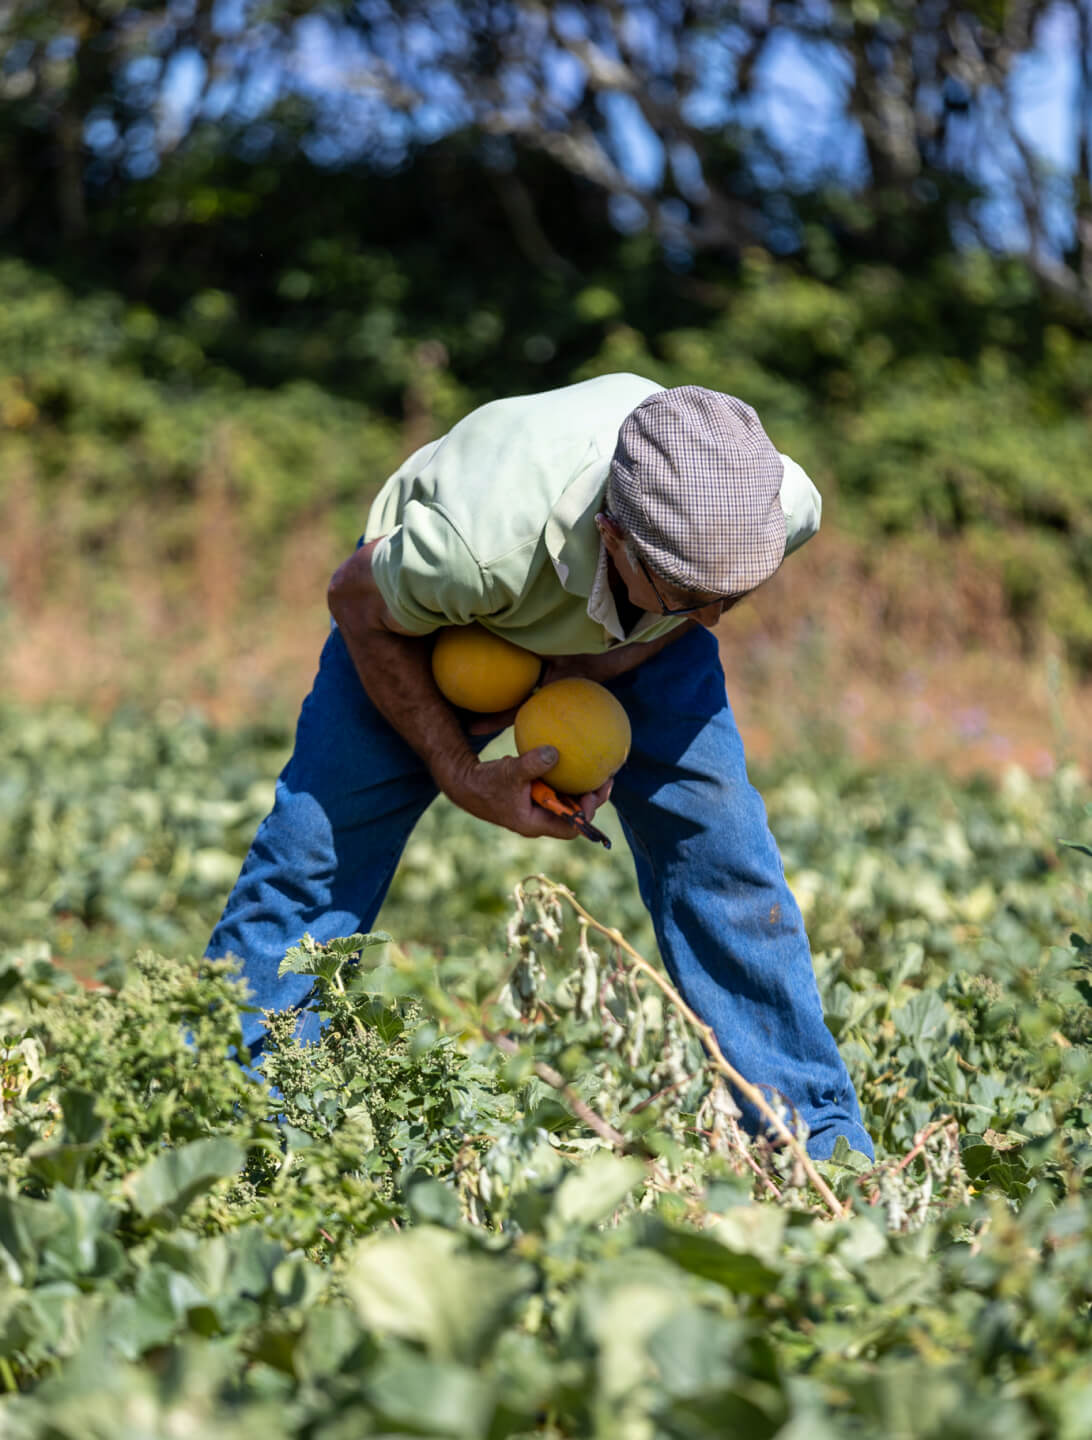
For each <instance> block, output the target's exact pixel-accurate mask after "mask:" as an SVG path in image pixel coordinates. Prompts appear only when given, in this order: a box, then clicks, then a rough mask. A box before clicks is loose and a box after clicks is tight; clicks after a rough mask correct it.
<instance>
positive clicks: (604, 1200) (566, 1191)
mask: <svg viewBox="0 0 1092 1440" xmlns="http://www.w3.org/2000/svg"><path fill="white" fill-rule="evenodd" d="M644 1174H645V1167H644V1165H642V1163H641V1162H640V1160H635V1159H633V1158H632V1157H629V1156H626V1157H621V1156H617V1155H612V1154H610V1152H609V1151H607V1150H596V1151H593V1152H592V1154H591V1155H590V1156H589V1158H588V1159H587V1160H585V1161H584V1163H583V1164H582V1165H580V1166H578V1167H577V1168H576V1169H575V1170H574V1171H573V1172H572V1173H571V1174H570V1175H566V1177H565V1179H564V1180H563V1181H562V1182H561V1184H560V1185H559V1186H558V1190H557V1195H556V1197H555V1199H554V1204H553V1218H554V1220H555V1221H556V1222H557V1224H558V1225H559V1226H561V1227H565V1228H567V1227H568V1226H570V1225H594V1224H596V1223H597V1222H598V1221H600V1220H605V1219H606V1218H607V1217H608V1216H609V1215H612V1214H613V1213H614V1211H615V1210H617V1208H618V1206H619V1205H621V1203H622V1201H623V1200H624V1199H625V1198H626V1196H627V1195H628V1194H629V1192H630V1191H631V1190H632V1189H633V1187H634V1186H635V1185H637V1184H638V1183H639V1182H640V1181H641V1180H643V1179H644Z"/></svg>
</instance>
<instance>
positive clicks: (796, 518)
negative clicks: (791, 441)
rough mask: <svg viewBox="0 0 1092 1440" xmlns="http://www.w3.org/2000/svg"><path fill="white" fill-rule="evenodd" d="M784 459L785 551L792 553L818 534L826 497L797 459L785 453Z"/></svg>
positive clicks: (782, 487) (782, 493)
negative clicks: (824, 497) (821, 493)
mask: <svg viewBox="0 0 1092 1440" xmlns="http://www.w3.org/2000/svg"><path fill="white" fill-rule="evenodd" d="M781 461H782V464H783V466H784V472H783V474H782V477H781V509H782V510H783V512H784V515H785V554H786V555H791V554H792V552H793V551H794V550H799V549H800V547H801V545H803V544H804V542H805V541H806V540H810V539H811V537H812V536H813V535H816V534H818V532H819V525H820V522H821V521H822V518H823V497H822V496H821V495H820V494H819V491H818V490H817V489H816V488H815V486H814V485H813V484H812V482H811V479H810V477H809V476H808V475H807V473H806V472H805V470H804V469H803V468H802V467H801V466H800V465H798V464H797V463H796V461H795V460H792V459H790V458H789V456H788V455H782V456H781Z"/></svg>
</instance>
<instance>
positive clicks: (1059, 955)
mask: <svg viewBox="0 0 1092 1440" xmlns="http://www.w3.org/2000/svg"><path fill="white" fill-rule="evenodd" d="M289 743H290V737H289V736H288V735H287V734H286V733H284V732H282V731H279V730H275V729H267V730H263V729H258V728H252V729H249V730H246V731H233V732H228V731H217V730H215V729H213V728H211V727H210V726H209V725H208V724H207V723H206V722H204V721H203V720H202V719H201V718H200V717H199V716H197V715H194V714H190V713H188V712H186V711H185V710H184V709H182V707H180V706H177V705H174V704H173V703H169V702H168V703H164V704H163V705H161V706H160V707H159V708H158V709H157V710H155V711H154V712H153V713H151V714H147V713H141V712H137V711H135V710H134V711H131V712H126V711H120V712H118V713H117V714H116V715H115V716H114V718H113V719H111V720H109V721H101V720H93V719H91V718H88V717H87V716H85V715H84V714H82V713H79V712H76V711H70V710H65V709H59V708H45V709H40V710H34V711H30V710H17V709H10V710H6V711H3V712H2V713H0V1082H2V1091H0V1095H2V1110H0V1437H2V1440H69V1437H71V1440H77V1437H78V1440H100V1437H101V1440H160V1437H163V1440H168V1437H179V1440H182V1437H205V1436H210V1437H211V1436H215V1437H217V1440H280V1437H307V1440H357V1437H364V1436H376V1437H378V1436H386V1437H391V1436H403V1435H409V1436H419V1437H434V1440H440V1437H445V1440H447V1437H450V1440H501V1437H531V1436H542V1437H551V1440H562V1437H577V1436H588V1437H601V1440H720V1437H733V1440H734V1437H739V1440H773V1437H777V1440H829V1437H840V1436H846V1437H860V1440H919V1437H920V1440H959V1437H967V1440H972V1437H973V1440H980V1437H982V1436H989V1437H990V1440H1046V1437H1061V1440H1087V1437H1088V1435H1089V1434H1092V1343H1090V1321H1092V1191H1090V1178H1092V916H1090V906H1089V895H1090V888H1089V887H1090V881H1092V803H1090V801H1092V795H1090V792H1089V789H1088V785H1087V780H1086V779H1085V778H1082V776H1081V774H1080V773H1079V771H1078V770H1077V769H1076V768H1075V767H1072V766H1066V765H1064V764H1063V765H1061V766H1059V767H1058V768H1057V770H1056V771H1055V772H1054V774H1053V775H1052V776H1051V777H1050V778H1048V779H1032V778H1030V777H1029V776H1028V775H1027V774H1026V773H1024V772H1023V771H1021V770H1017V769H1012V770H1009V771H1007V772H1006V773H1004V774H1003V775H1002V776H1000V777H999V778H998V779H997V780H987V779H981V780H975V781H971V782H966V783H963V784H961V785H958V786H957V785H955V784H954V783H952V782H950V781H945V780H943V779H942V778H940V777H939V776H937V775H936V774H933V773H930V772H925V771H909V770H908V771H905V772H900V771H881V772H873V771H868V770H865V769H862V768H860V767H859V766H858V765H854V764H851V763H849V762H847V761H845V760H842V759H838V758H837V757H829V756H827V757H824V756H819V755H812V756H803V757H796V758H794V759H792V760H791V761H789V760H786V761H784V762H782V763H781V764H780V765H779V766H776V767H771V768H768V769H766V770H765V771H764V772H763V773H761V774H756V776H755V779H756V781H757V783H759V785H760V788H761V789H762V792H763V795H764V797H765V799H766V802H767V807H768V810H769V814H770V821H771V825H772V828H773V830H774V833H775V835H776V836H777V838H778V841H779V843H780V846H781V850H782V854H783V856H784V860H785V866H786V871H787V874H788V876H789V879H790V882H791V884H792V886H793V888H794V890H795V892H796V894H797V897H798V899H799V900H800V903H801V906H802V908H803V910H804V913H805V916H806V919H807V922H808V928H809V933H810V935H811V939H812V945H813V950H814V953H815V964H816V970H817V973H818V976H819V982H820V988H821V991H822V995H823V1001H824V1006H825V1010H826V1014H827V1017H828V1021H829V1024H830V1026H831V1028H832V1030H833V1032H834V1034H835V1036H836V1037H837V1040H838V1042H839V1045H840V1046H841V1049H842V1052H843V1054H844V1056H845V1058H846V1060H847V1063H848V1065H849V1067H850V1071H851V1073H852V1075H853V1077H854V1080H855V1082H856V1084H857V1088H858V1092H859V1095H860V1098H861V1103H862V1107H863V1110H864V1115H865V1122H866V1125H867V1126H868V1128H869V1129H870V1131H871V1133H872V1135H873V1136H874V1138H875V1141H876V1148H877V1156H878V1159H877V1164H876V1166H875V1167H874V1168H873V1167H870V1166H868V1165H866V1164H865V1163H864V1162H863V1161H862V1160H861V1158H860V1157H859V1156H854V1155H852V1154H850V1153H849V1152H843V1153H841V1154H840V1155H839V1156H836V1158H835V1159H834V1160H833V1161H831V1162H826V1163H822V1164H817V1165H816V1164H812V1163H811V1162H810V1161H808V1160H807V1158H806V1156H805V1154H804V1153H803V1152H802V1150H801V1149H800V1147H799V1145H798V1144H796V1142H795V1141H792V1140H791V1138H790V1140H788V1141H786V1139H785V1121H786V1120H789V1121H790V1122H791V1115H786V1113H785V1112H784V1109H783V1107H782V1106H781V1105H780V1104H779V1102H778V1099H777V1097H766V1103H767V1104H768V1106H769V1119H770V1133H769V1134H768V1135H764V1136H762V1137H760V1138H758V1139H755V1140H747V1139H746V1138H745V1137H744V1135H743V1134H742V1132H741V1131H740V1129H739V1127H738V1124H737V1121H736V1107H735V1104H734V1100H733V1090H732V1084H731V1083H730V1082H732V1081H733V1080H734V1078H735V1077H734V1076H733V1073H732V1072H731V1067H730V1065H729V1064H728V1062H727V1061H726V1060H725V1059H724V1057H722V1056H720V1055H719V1054H717V1053H715V1052H713V1053H710V1052H709V1051H707V1050H706V1049H704V1048H703V1045H702V1043H701V1035H700V1032H699V1028H698V1026H697V1025H696V1023H695V1020H694V1017H693V1016H691V1015H690V1014H689V1013H688V1012H687V1011H686V1009H685V1006H683V1005H682V1004H681V1003H680V1000H679V997H678V996H677V995H676V994H675V992H674V991H673V989H672V987H671V986H670V983H669V982H668V981H667V979H666V977H665V975H664V973H663V971H662V970H661V969H660V967H659V965H658V960H657V956H656V951H655V944H654V940H653V938H652V935H651V933H650V927H649V924H648V921H647V918H646V916H645V914H644V911H643V909H642V907H641V904H640V901H639V899H638V896H637V892H636V884H635V880H634V877H633V872H632V867H631V865H630V863H629V859H628V854H627V852H626V849H625V846H624V844H616V845H615V847H614V849H613V850H612V851H611V853H610V854H609V855H607V854H606V853H605V852H604V851H602V850H601V849H600V848H599V847H596V846H593V845H590V844H587V843H585V842H583V841H575V842H573V843H572V844H568V845H566V844H564V843H561V842H548V841H540V842H530V841H523V840H521V839H519V838H518V837H516V836H514V835H510V834H508V833H507V832H502V831H499V830H496V829H492V828H489V827H486V826H483V825H480V824H478V823H477V822H475V821H472V820H470V819H469V818H468V817H466V816H463V815H461V814H460V813H458V812H456V811H454V810H453V809H452V808H451V807H449V806H446V805H444V804H442V803H441V804H437V805H436V806H434V807H433V809H432V811H430V812H429V814H428V815H427V816H426V819H425V821H424V822H423V823H422V825H421V826H420V827H419V829H418V831H417V832H416V833H415V835H414V837H413V838H412V840H411V842H410V845H409V848H408V850H407V852H406V855H405V858H404V861H403V864H402V867H401V869H400V871H399V874H398V876H397V879H396V882H395V885H394V888H393V890H392V892H391V895H390V897H389V900H388V902H387V904H386V906H385V909H384V911H383V913H382V915H381V916H380V919H379V922H378V925H379V927H380V928H378V929H377V931H376V932H374V933H372V934H371V935H368V936H360V935H357V936H347V937H345V938H344V939H343V940H340V941H335V942H333V943H332V944H330V945H328V946H318V945H315V944H313V943H311V942H310V941H309V940H308V939H306V938H305V939H304V940H303V941H301V944H300V945H299V947H297V948H296V949H295V950H293V951H290V952H289V954H288V955H287V956H286V958H285V964H286V965H287V966H290V967H293V968H295V969H297V970H303V971H306V972H307V973H310V974H313V975H314V976H315V979H316V986H315V1004H316V1005H317V1006H318V1007H319V1008H320V1010H321V1011H322V1013H323V1014H324V1016H325V1017H326V1020H327V1024H326V1028H325V1030H324V1032H323V1039H322V1041H321V1043H319V1044H317V1045H314V1046H310V1047H305V1048H300V1047H299V1046H298V1045H296V1044H295V1043H294V1041H293V1039H292V1035H291V1028H292V1027H291V1022H290V1021H285V1020H283V1019H282V1020H280V1021H273V1022H272V1023H271V1026H270V1035H269V1042H268V1049H267V1058H266V1061H265V1073H266V1077H267V1081H268V1082H269V1084H266V1085H262V1084H259V1083H257V1082H256V1081H254V1080H253V1079H251V1078H249V1077H248V1074H247V1072H246V1071H245V1070H244V1069H243V1068H242V1067H241V1066H240V1065H239V1064H238V1063H236V1061H235V1059H233V1058H232V1047H233V1046H234V1044H235V1042H236V1040H237V1038H238V1018H237V1017H238V1011H237V1006H238V1004H239V1002H240V996H239V993H238V989H237V982H235V981H234V979H233V977H232V973H231V969H230V966H229V965H227V964H225V963H219V962H218V963H216V964H212V965H210V964H207V963H203V962H201V961H200V960H199V958H198V957H199V956H200V953H201V950H202V949H203V946H204V942H205V939H206V937H207V935H208V933H209V930H210V929H211V926H212V924H213V923H214V921H215V919H216V917H217V915H218V914H219V910H220V907H221V905H222V903H223V900H224V898H225V897H226V894H227V892H228V889H229V888H230V886H231V884H232V882H233V880H234V878H235V875H236V873H237V870H238V866H239V863H240V861H241V858H242V856H243V854H244V853H245V850H246V847H247V845H248V843H249V841H250V838H251V835H252V834H253V831H254V828H255V826H256V825H257V823H258V821H259V820H260V819H261V817H262V815H263V814H264V813H265V810H266V808H267V806H268V804H269V802H270V799H271V795H272V784H273V778H274V776H275V775H276V773H277V770H278V769H279V767H280V765H281V764H282V763H283V761H284V759H285V758H286V756H287V752H288V746H289ZM601 820H602V823H603V824H604V826H605V828H607V829H608V830H609V831H610V832H611V833H612V834H613V835H615V836H616V837H617V838H620V836H618V831H617V827H616V825H615V822H614V820H613V816H612V814H611V812H610V810H609V807H608V809H607V810H606V811H604V812H602V815H601ZM743 1078H744V1079H746V1078H747V1077H743ZM270 1084H271V1085H272V1086H273V1087H274V1088H273V1089H270V1088H269V1085H270Z"/></svg>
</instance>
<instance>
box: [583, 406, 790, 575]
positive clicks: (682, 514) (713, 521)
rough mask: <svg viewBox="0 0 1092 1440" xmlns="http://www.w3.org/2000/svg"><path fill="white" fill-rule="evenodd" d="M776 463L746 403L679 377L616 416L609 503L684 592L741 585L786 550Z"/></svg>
mask: <svg viewBox="0 0 1092 1440" xmlns="http://www.w3.org/2000/svg"><path fill="white" fill-rule="evenodd" d="M782 473H783V466H782V461H781V456H780V455H779V454H778V452H777V450H776V449H775V448H774V445H773V442H772V441H771V440H770V438H769V436H768V435H767V434H766V432H765V430H763V428H762V423H761V421H760V420H759V418H758V416H757V415H756V414H755V412H754V411H753V410H752V409H751V407H750V405H746V404H744V402H743V401H742V400H737V399H736V398H735V396H733V395H722V394H720V393H719V392H718V391H716V390H705V389H703V388H702V387H701V386H700V385H680V386H678V387H677V388H675V389H673V390H659V391H657V392H656V394H654V395H650V396H649V398H648V399H647V400H645V401H643V402H642V403H641V404H640V405H638V406H637V408H636V410H633V411H631V412H630V414H629V415H627V416H626V418H625V420H624V421H623V422H622V428H621V429H620V430H619V432H618V445H617V448H616V449H615V452H614V458H613V460H612V461H611V466H610V473H609V476H608V479H607V493H606V503H607V508H608V510H609V511H610V513H611V514H612V515H613V516H614V517H615V518H616V519H617V520H618V521H619V523H620V524H622V525H623V526H624V527H625V529H626V530H627V531H628V532H629V535H630V537H631V538H632V540H633V542H634V544H635V545H636V547H637V550H638V552H639V553H640V555H641V558H642V559H643V560H644V562H645V564H646V565H647V566H648V567H649V569H650V570H652V571H653V572H654V573H655V574H656V575H660V576H662V577H663V578H664V579H665V580H668V581H671V582H672V583H673V584H675V585H678V586H679V588H680V589H682V590H684V591H688V592H695V593H699V594H708V595H740V594H743V593H745V592H746V591H748V590H753V589H754V588H755V586H756V585H761V584H762V582H763V581H764V580H768V579H769V578H770V576H771V575H772V574H773V573H774V571H775V570H776V569H777V567H778V566H779V565H780V564H781V561H782V559H783V558H784V554H785V516H784V513H783V512H782V509H781V502H780V499H779V495H780V490H781V478H782Z"/></svg>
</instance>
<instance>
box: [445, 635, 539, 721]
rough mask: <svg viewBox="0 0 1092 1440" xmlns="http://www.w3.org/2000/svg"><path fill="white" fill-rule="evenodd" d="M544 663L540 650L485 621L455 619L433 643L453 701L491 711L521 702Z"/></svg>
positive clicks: (536, 678)
mask: <svg viewBox="0 0 1092 1440" xmlns="http://www.w3.org/2000/svg"><path fill="white" fill-rule="evenodd" d="M541 669H542V660H541V658H540V657H539V656H538V655H532V654H531V652H530V650H524V649H522V648H521V647H520V646H519V645H513V644H512V642H511V641H510V640H502V639H501V637H500V636H499V635H494V634H492V632H491V631H489V630H483V629H482V627H481V626H480V625H450V626H448V627H447V628H446V629H444V630H441V631H440V632H439V633H438V634H437V636H436V643H435V644H434V645H433V647H432V675H433V678H434V679H435V681H436V684H437V686H438V687H439V690H440V693H441V694H442V695H444V696H445V697H446V698H447V699H448V700H450V701H451V703H452V705H458V706H459V707H460V708H461V709H463V710H476V711H478V712H480V713H481V714H485V715H487V714H490V713H492V712H493V711H495V710H509V709H511V707H512V706H513V705H518V704H519V702H520V701H521V700H522V699H524V697H525V696H527V695H529V694H530V693H531V691H532V690H533V689H534V688H535V684H536V682H537V680H538V677H539V672H540V671H541Z"/></svg>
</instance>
